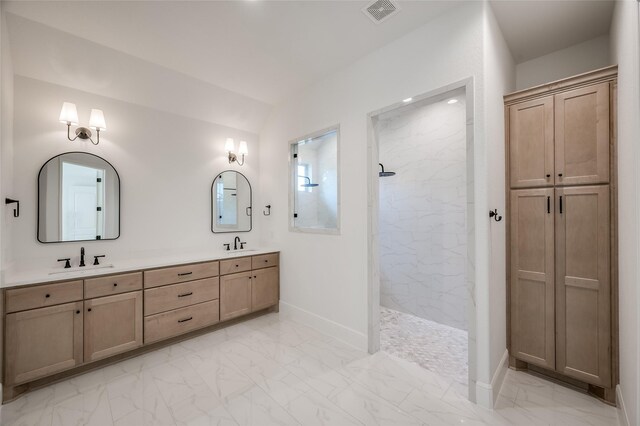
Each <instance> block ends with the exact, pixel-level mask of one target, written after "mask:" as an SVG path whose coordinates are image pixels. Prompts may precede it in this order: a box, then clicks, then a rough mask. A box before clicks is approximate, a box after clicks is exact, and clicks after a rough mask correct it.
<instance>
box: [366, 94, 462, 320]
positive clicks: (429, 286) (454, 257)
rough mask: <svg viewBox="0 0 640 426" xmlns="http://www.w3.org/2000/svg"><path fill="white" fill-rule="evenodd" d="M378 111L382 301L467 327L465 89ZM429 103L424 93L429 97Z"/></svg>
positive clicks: (403, 310) (389, 305)
mask: <svg viewBox="0 0 640 426" xmlns="http://www.w3.org/2000/svg"><path fill="white" fill-rule="evenodd" d="M450 97H451V98H455V99H457V100H458V102H457V103H455V104H448V100H449V97H447V98H444V99H442V100H440V101H438V102H432V101H431V103H428V104H426V105H425V104H424V103H420V102H418V103H415V104H414V105H411V106H407V107H404V108H399V109H395V110H393V111H390V112H388V113H384V114H381V115H380V116H378V119H377V122H376V124H375V130H376V135H377V138H378V147H379V160H380V162H381V163H383V164H384V166H385V170H387V171H394V172H396V175H395V176H391V177H384V178H380V181H379V183H378V185H379V187H380V209H379V216H378V217H379V236H380V239H379V242H380V304H381V305H382V306H385V307H388V308H391V309H395V310H398V311H401V312H406V313H410V314H413V315H416V316H418V317H421V318H426V319H428V320H431V321H435V322H438V323H440V324H445V325H448V326H451V327H456V328H459V329H462V330H466V329H467V322H468V321H467V320H468V318H467V316H468V315H467V313H468V310H467V303H468V302H469V290H468V288H467V279H466V266H467V229H466V208H467V196H466V193H467V159H466V157H467V155H466V151H467V139H466V131H465V128H466V105H465V100H464V94H463V93H462V94H461V93H459V92H458V93H453V94H452V95H451V96H450ZM428 102H429V100H428Z"/></svg>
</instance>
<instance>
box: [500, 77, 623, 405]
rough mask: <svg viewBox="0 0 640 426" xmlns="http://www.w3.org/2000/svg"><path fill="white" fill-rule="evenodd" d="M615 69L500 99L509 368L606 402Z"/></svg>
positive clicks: (612, 375) (612, 370)
mask: <svg viewBox="0 0 640 426" xmlns="http://www.w3.org/2000/svg"><path fill="white" fill-rule="evenodd" d="M616 76H617V69H616V67H615V66H614V67H609V68H605V69H602V70H598V71H594V72H591V73H587V74H583V75H580V76H577V77H573V78H569V79H565V80H561V81H559V82H554V83H550V84H548V85H545V86H538V87H535V88H532V89H529V90H524V91H521V92H517V93H515V94H512V95H507V96H505V113H506V115H507V116H508V118H509V119H508V120H507V122H506V123H507V127H508V129H507V132H506V135H507V141H506V142H507V152H510V157H509V161H508V162H507V174H508V179H507V182H509V186H510V188H508V189H507V191H508V200H509V203H508V206H507V209H508V216H507V217H509V218H510V224H509V228H508V235H507V240H508V245H509V249H508V251H507V254H508V259H507V264H508V269H507V277H508V287H507V288H508V303H509V307H508V310H507V312H508V313H509V326H508V327H509V330H508V336H509V342H508V346H509V354H510V356H511V358H510V365H511V366H512V367H515V368H530V369H532V370H536V369H537V370H536V371H538V372H541V373H543V374H548V375H550V376H552V377H554V378H555V379H558V380H564V381H566V382H568V383H571V384H572V385H574V386H580V387H582V388H583V389H585V390H588V391H589V392H591V393H593V394H595V395H598V396H599V397H601V398H603V399H606V400H608V401H611V402H614V401H615V387H616V384H617V382H618V378H617V367H616V364H617V356H618V355H617V354H618V348H617V311H616V305H615V301H616V300H617V282H616V278H617V271H616V268H617V265H616V264H615V259H616V258H617V257H616V248H617V241H616V233H615V230H616V220H615V213H614V212H615V209H616V194H615V183H616V173H615V148H616V147H615V123H616V116H615V108H614V107H613V105H615V91H616V87H617V83H616V78H617V77H616Z"/></svg>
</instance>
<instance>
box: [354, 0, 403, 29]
mask: <svg viewBox="0 0 640 426" xmlns="http://www.w3.org/2000/svg"><path fill="white" fill-rule="evenodd" d="M399 11H400V6H398V5H397V4H396V3H394V2H392V1H391V0H376V1H374V2H373V3H371V4H370V5H368V6H366V7H364V8H363V9H362V12H363V13H364V14H365V15H367V16H368V17H369V19H371V20H372V21H373V22H374V23H376V24H380V23H382V22H384V21H386V20H387V19H389V18H391V17H392V16H393V15H395V14H396V13H398V12H399Z"/></svg>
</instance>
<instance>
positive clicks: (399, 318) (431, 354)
mask: <svg viewBox="0 0 640 426" xmlns="http://www.w3.org/2000/svg"><path fill="white" fill-rule="evenodd" d="M468 345H469V342H468V333H467V332H466V331H465V330H460V329H457V328H454V327H450V326H448V325H443V324H439V323H437V322H434V321H429V320H427V319H424V318H420V317H417V316H415V315H411V314H407V313H404V312H398V311H396V310H393V309H389V308H385V307H384V306H381V307H380V349H381V350H382V351H384V352H387V353H389V354H391V355H394V356H397V357H398V358H402V359H405V360H407V361H411V362H415V363H416V364H418V365H419V366H421V367H422V368H426V369H427V370H429V371H432V372H434V373H438V374H439V375H440V376H443V377H448V378H451V379H453V380H455V381H456V382H458V383H460V384H463V385H466V384H467V383H468V381H469V369H468V366H467V363H468V350H467V348H468Z"/></svg>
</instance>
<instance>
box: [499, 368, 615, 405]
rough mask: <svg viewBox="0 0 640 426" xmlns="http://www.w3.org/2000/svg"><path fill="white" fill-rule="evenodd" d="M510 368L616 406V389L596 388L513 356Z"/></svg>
mask: <svg viewBox="0 0 640 426" xmlns="http://www.w3.org/2000/svg"><path fill="white" fill-rule="evenodd" d="M509 368H511V369H512V370H516V371H526V372H529V373H531V374H533V375H535V376H541V377H543V378H544V379H546V380H551V381H553V382H555V383H558V384H561V385H563V386H566V387H568V388H571V389H574V390H577V391H578V392H583V393H588V394H589V395H591V396H593V397H594V398H597V399H599V400H601V401H602V402H605V403H607V404H609V405H613V406H615V405H616V389H615V388H608V387H602V386H596V385H592V384H589V383H585V382H583V381H581V380H578V379H574V378H572V377H568V376H565V375H563V374H560V373H558V372H555V371H551V370H547V369H545V368H542V367H538V366H536V365H533V364H529V363H528V362H526V361H522V360H520V359H517V358H515V357H513V356H510V357H509Z"/></svg>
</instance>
